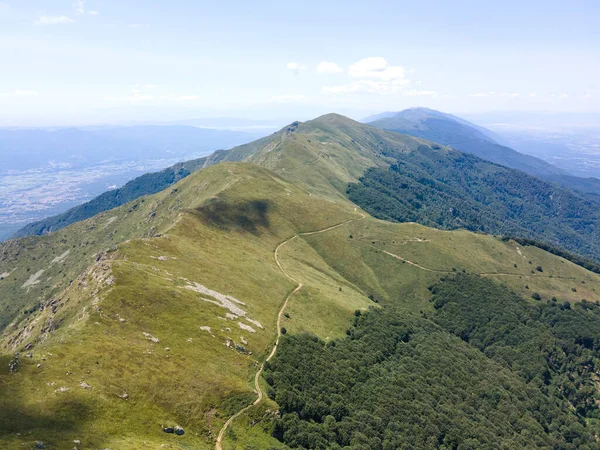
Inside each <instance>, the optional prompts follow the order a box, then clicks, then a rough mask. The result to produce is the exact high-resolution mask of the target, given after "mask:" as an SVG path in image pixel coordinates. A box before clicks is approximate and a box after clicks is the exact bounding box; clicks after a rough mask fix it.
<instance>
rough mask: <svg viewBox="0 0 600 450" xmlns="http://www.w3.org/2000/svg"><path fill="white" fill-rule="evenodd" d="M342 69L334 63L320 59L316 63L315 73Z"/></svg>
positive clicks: (335, 71)
mask: <svg viewBox="0 0 600 450" xmlns="http://www.w3.org/2000/svg"><path fill="white" fill-rule="evenodd" d="M343 71H344V69H342V68H341V67H340V66H338V65H337V64H336V63H332V62H329V61H321V62H320V63H319V64H318V65H317V73H342V72H343Z"/></svg>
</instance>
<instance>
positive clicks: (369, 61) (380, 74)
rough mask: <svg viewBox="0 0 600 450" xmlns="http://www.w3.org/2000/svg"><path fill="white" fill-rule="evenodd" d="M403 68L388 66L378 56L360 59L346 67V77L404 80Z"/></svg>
mask: <svg viewBox="0 0 600 450" xmlns="http://www.w3.org/2000/svg"><path fill="white" fill-rule="evenodd" d="M404 73H405V70H404V67H402V66H390V65H388V63H387V61H386V60H385V58H382V57H380V56H376V57H370V58H364V59H361V60H360V61H358V62H355V63H354V64H352V65H351V66H350V67H348V75H350V76H351V77H353V78H378V79H380V80H383V81H391V80H397V79H403V78H404Z"/></svg>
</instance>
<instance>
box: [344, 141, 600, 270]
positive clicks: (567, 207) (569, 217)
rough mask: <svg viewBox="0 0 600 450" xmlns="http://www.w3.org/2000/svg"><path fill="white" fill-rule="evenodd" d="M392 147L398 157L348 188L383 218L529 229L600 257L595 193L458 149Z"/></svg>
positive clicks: (506, 231)
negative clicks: (574, 189) (561, 185)
mask: <svg viewBox="0 0 600 450" xmlns="http://www.w3.org/2000/svg"><path fill="white" fill-rule="evenodd" d="M387 154H388V155H389V156H390V157H394V158H395V159H396V163H395V164H393V165H392V166H390V168H389V169H388V168H372V169H369V170H368V171H367V172H365V174H364V176H363V177H361V179H360V182H359V183H355V184H351V185H350V186H349V188H348V195H349V198H350V199H351V200H352V201H353V202H355V203H357V204H358V205H360V206H361V207H363V208H365V210H367V211H368V212H369V213H371V214H374V215H376V216H377V217H379V218H382V219H387V220H397V221H401V222H405V221H414V222H419V223H422V224H424V225H428V226H435V227H441V228H445V229H452V228H466V229H468V230H472V231H478V232H485V233H491V234H499V235H508V236H518V237H529V238H533V239H536V240H538V241H543V242H547V243H549V244H552V245H555V246H560V247H564V248H567V249H569V250H571V251H573V252H575V253H579V254H582V255H586V256H589V257H592V258H595V259H598V258H600V246H599V240H598V238H599V235H598V231H599V230H600V227H599V219H600V216H599V211H600V210H599V209H598V204H597V203H595V202H593V201H590V200H586V199H584V198H582V197H580V196H578V195H577V194H574V193H573V192H571V191H568V190H565V189H561V188H559V187H557V186H555V185H552V184H550V183H547V182H545V181H542V180H539V179H537V178H534V177H532V176H529V175H526V174H524V173H523V172H520V171H517V170H512V169H507V168H505V167H502V166H497V165H495V164H491V163H488V162H486V161H484V160H482V159H479V158H477V157H475V156H472V155H467V154H464V153H460V152H458V151H456V150H450V149H444V148H438V149H434V148H431V147H427V146H423V147H422V148H421V149H420V151H418V152H410V153H406V152H389V153H387Z"/></svg>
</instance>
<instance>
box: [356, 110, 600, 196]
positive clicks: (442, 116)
mask: <svg viewBox="0 0 600 450" xmlns="http://www.w3.org/2000/svg"><path fill="white" fill-rule="evenodd" d="M364 122H366V123H368V124H369V125H371V126H374V127H377V128H381V129H384V130H391V131H396V132H398V133H403V134H408V135H410V136H415V137H419V138H423V139H427V140H430V141H433V142H437V143H439V144H442V145H446V146H449V147H452V148H455V149H457V150H460V151H462V152H465V153H471V154H473V155H476V156H479V157H480V158H483V159H486V160H488V161H491V162H494V163H496V164H501V165H503V166H506V167H510V168H513V169H518V170H521V171H523V172H525V173H528V174H530V175H534V176H536V177H539V178H542V179H544V180H546V181H552V182H555V183H558V184H560V185H561V186H564V187H568V188H571V189H575V190H578V191H580V192H582V193H585V194H590V195H593V196H599V195H600V180H598V179H596V178H580V177H576V176H573V175H571V174H569V173H568V172H566V171H565V170H562V169H560V168H558V167H556V166H554V165H552V164H550V163H548V162H546V161H543V160H542V159H539V158H536V157H534V156H530V155H525V154H523V153H519V152H518V151H516V150H514V149H512V148H510V147H507V146H505V145H502V144H501V143H499V141H502V137H500V136H499V135H498V134H496V133H494V132H493V131H491V130H488V129H486V128H484V127H480V126H478V125H475V124H473V123H471V122H468V121H466V120H464V119H461V118H459V117H456V116H453V115H451V114H446V113H442V112H440V111H435V110H432V109H427V108H410V109H406V110H404V111H400V112H385V113H382V114H378V115H376V116H371V117H368V118H366V119H364Z"/></svg>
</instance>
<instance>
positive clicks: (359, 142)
mask: <svg viewBox="0 0 600 450" xmlns="http://www.w3.org/2000/svg"><path fill="white" fill-rule="evenodd" d="M344 130H346V131H347V132H344ZM299 131H302V134H300V133H285V134H284V135H282V137H280V140H279V141H271V142H268V143H267V145H266V147H258V148H255V149H254V150H253V151H254V156H252V159H253V160H255V161H256V162H259V163H260V164H262V165H264V166H266V167H269V168H270V169H272V170H274V171H275V172H278V173H279V174H281V175H282V176H283V177H284V178H285V179H284V178H281V177H278V176H277V175H275V174H274V173H273V172H269V171H267V170H265V169H262V168H259V167H258V166H254V165H248V164H220V165H217V166H214V167H210V168H208V169H204V170H202V171H199V172H197V173H195V174H193V175H192V176H190V177H187V178H185V179H184V180H182V181H180V182H179V183H178V184H177V185H175V186H174V187H173V188H170V189H168V190H166V191H164V192H161V193H158V194H155V195H153V196H150V197H146V198H142V199H139V200H136V201H135V202H134V203H132V204H128V205H125V206H123V207H120V208H117V209H115V210H113V211H110V212H108V213H103V214H101V215H100V216H97V217H95V218H93V219H90V220H88V221H85V222H82V223H78V224H75V225H72V226H70V227H68V228H65V229H64V230H62V231H60V232H57V233H53V234H50V235H48V236H44V237H41V238H27V239H25V240H22V241H16V242H13V243H10V244H9V247H3V248H4V249H5V253H4V254H5V259H4V260H3V261H2V263H1V264H2V265H0V272H3V271H4V270H5V269H6V268H8V269H9V270H10V268H12V267H14V266H15V265H16V266H17V267H18V269H17V270H16V271H15V272H13V274H12V275H11V276H10V277H8V278H7V279H6V280H4V281H1V282H0V293H1V294H3V295H4V296H3V297H2V298H9V299H10V300H11V302H12V303H15V304H17V303H18V302H21V305H25V304H27V302H37V301H38V300H39V299H42V300H44V301H46V300H52V299H55V300H56V302H55V303H54V304H52V302H48V303H47V304H48V306H47V307H46V308H45V309H43V310H42V311H37V312H35V313H34V314H32V315H28V316H22V315H20V316H19V317H20V318H23V317H26V320H25V321H24V322H23V321H15V323H14V324H13V326H11V327H9V328H8V329H7V330H5V336H4V337H3V339H2V354H3V356H0V358H1V359H2V361H0V363H1V364H0V370H2V372H1V373H0V391H1V393H2V395H0V410H1V411H9V410H10V411H14V412H15V414H14V415H11V416H10V417H8V416H7V415H0V446H2V447H3V448H22V444H23V443H31V442H33V441H35V440H42V441H45V442H48V443H50V444H53V445H54V447H55V448H64V447H65V446H66V445H68V444H69V443H70V442H71V441H72V440H73V439H81V440H82V442H83V445H84V446H86V447H92V448H95V447H98V448H103V447H108V448H125V449H127V448H140V447H142V445H144V442H146V443H147V444H146V445H147V446H149V447H157V446H159V445H160V444H163V443H164V444H170V445H173V446H175V447H178V448H211V447H212V446H213V445H214V439H215V437H216V433H218V430H219V428H220V426H221V425H222V424H223V422H224V421H225V420H226V418H227V417H229V416H230V415H231V414H232V413H233V412H235V411H238V410H239V409H241V408H242V407H243V406H245V405H247V404H248V403H250V402H251V401H252V400H253V399H254V398H255V394H254V393H253V385H252V379H253V375H254V373H255V371H256V365H257V363H258V362H259V361H261V360H262V359H264V357H265V356H266V354H268V352H269V351H270V349H271V348H272V344H273V340H274V338H275V332H276V330H275V323H276V316H277V312H278V310H279V308H280V307H281V304H282V303H283V301H284V299H285V297H286V296H287V294H288V293H289V292H290V291H291V290H292V289H293V288H294V287H295V285H294V283H293V282H291V281H290V280H289V279H287V278H286V277H285V276H284V275H283V274H282V273H281V272H280V271H279V269H278V267H277V266H276V264H275V261H274V259H273V251H274V249H275V248H276V246H277V245H278V244H279V243H281V242H282V241H284V240H285V239H287V238H289V237H291V236H293V235H295V234H297V233H300V232H306V231H312V230H318V229H322V228H325V227H328V226H330V225H334V224H337V223H341V222H344V221H346V220H348V219H351V218H356V217H357V216H358V212H357V211H355V207H354V205H352V204H351V203H349V202H348V201H347V200H346V199H345V198H344V196H343V192H344V190H345V184H346V183H347V182H348V181H353V180H355V179H357V177H358V176H360V174H361V173H362V171H364V170H365V169H366V168H367V167H369V166H372V165H374V164H375V163H376V156H377V154H378V151H379V149H382V148H385V147H386V146H392V147H394V148H399V149H406V151H410V150H411V149H413V148H416V147H417V146H418V145H420V144H421V142H420V141H416V140H414V139H411V138H408V137H404V136H400V135H396V134H394V133H380V132H375V133H373V132H372V131H371V129H369V128H368V127H362V128H358V127H355V126H354V122H352V121H349V120H345V119H344V120H342V119H340V117H339V116H335V115H331V116H326V117H325V118H323V119H322V120H320V121H313V122H308V123H306V124H302V125H300V128H299ZM345 147H350V149H351V150H348V149H346V148H345ZM286 179H287V180H286ZM290 180H291V181H290ZM134 205H138V206H137V207H135V208H134V207H133V206H134ZM198 208H199V209H198ZM111 217H117V218H118V219H116V220H115V221H113V222H111V223H110V224H108V225H107V223H108V220H109V218H111ZM113 232H114V233H113ZM158 234H160V236H158ZM350 235H352V238H350ZM417 238H418V239H419V240H420V241H418V240H417ZM64 240H66V242H63V241H64ZM86 242H87V244H86ZM73 244H75V247H73ZM116 244H118V245H117V247H118V248H117V249H116V250H113V251H111V252H108V253H107V254H104V255H103V256H102V257H101V258H100V259H99V261H96V257H95V255H96V254H97V253H98V251H100V250H102V249H103V248H106V247H108V246H110V247H111V248H114V247H115V245H116ZM6 249H11V250H10V251H8V250H6ZM65 249H70V250H71V253H70V254H69V255H67V257H66V258H65V262H64V264H58V263H55V264H53V266H52V267H53V268H52V269H46V270H47V272H45V273H44V274H43V275H44V277H43V278H47V277H48V276H52V277H53V278H52V279H51V280H50V281H51V282H54V285H53V286H54V287H53V288H52V286H51V287H50V288H45V283H40V284H36V285H33V286H32V287H31V288H30V289H29V291H27V290H26V289H23V288H21V287H20V286H21V285H22V284H23V283H24V282H25V280H27V278H28V276H29V275H28V274H29V273H30V272H32V271H33V272H34V273H35V271H37V270H39V269H38V268H39V267H42V268H44V267H45V268H47V267H48V265H49V261H51V259H52V258H54V257H55V255H61V254H62V253H63V252H64V251H65ZM383 250H385V251H388V252H389V253H392V254H395V255H397V256H400V257H403V258H405V259H407V260H410V261H411V262H414V263H415V264H419V265H421V266H422V267H424V268H430V269H434V270H439V271H442V272H444V271H452V268H453V267H455V268H458V269H459V270H460V269H462V268H465V269H466V270H468V271H470V272H476V273H481V272H486V273H488V272H489V273H499V272H502V273H504V272H506V273H508V272H510V273H518V274H519V275H514V276H505V275H498V276H496V278H498V279H501V280H503V281H505V282H507V283H509V284H510V285H511V286H512V287H513V288H515V289H516V290H517V291H518V292H520V293H523V295H525V296H526V297H529V296H530V292H532V291H533V290H534V289H535V290H537V291H538V292H539V293H540V294H542V296H543V297H545V296H547V295H550V293H549V289H550V288H551V287H552V289H553V291H552V295H556V296H557V297H559V298H560V299H561V300H563V299H571V300H577V299H578V298H582V297H585V298H587V299H588V300H600V297H597V296H596V291H595V290H594V289H597V286H598V283H600V277H599V276H597V275H593V274H591V273H589V272H587V271H585V270H584V269H582V268H580V267H578V266H575V265H573V264H571V263H569V262H566V261H564V260H562V259H560V258H558V257H556V256H553V255H550V254H548V253H545V252H543V251H540V250H538V249H535V248H530V247H527V248H523V249H521V253H522V255H520V254H519V253H518V251H517V248H516V246H515V244H514V243H511V242H507V243H502V242H500V241H498V240H497V239H495V238H493V237H490V236H484V235H476V234H472V233H468V232H465V231H452V232H445V231H439V230H435V229H430V228H426V227H423V226H420V225H415V224H392V223H387V222H383V221H379V220H376V219H372V218H366V219H364V220H360V221H357V222H354V223H352V224H348V225H346V226H343V227H340V228H337V229H334V230H331V231H329V232H327V233H322V234H315V235H311V236H303V237H301V238H298V239H296V240H294V241H293V242H291V243H290V244H289V245H287V246H285V247H284V248H283V249H282V251H281V254H280V259H281V261H282V264H283V265H284V266H285V268H286V270H287V271H288V272H291V273H294V276H295V277H296V278H297V279H298V280H299V281H300V282H302V283H303V285H304V287H303V288H302V290H301V291H300V292H299V294H298V295H297V296H295V297H293V298H292V300H291V303H290V307H289V309H288V311H287V312H288V315H289V317H286V318H285V319H284V323H283V325H284V326H285V327H286V328H287V329H288V330H289V332H290V333H293V332H302V331H309V332H312V333H315V334H317V335H318V336H319V337H321V338H323V339H328V338H335V337H340V336H342V335H343V334H344V332H345V329H346V327H347V324H348V323H349V320H350V318H351V316H352V315H353V312H354V310H355V309H359V308H367V307H368V306H370V305H373V303H372V302H371V301H370V300H369V299H368V298H367V296H368V295H373V297H374V298H375V299H376V300H377V301H379V302H380V303H381V304H385V303H386V302H398V301H399V299H402V300H403V305H404V306H405V308H406V310H407V312H418V311H419V310H422V309H428V308H430V305H429V303H428V298H429V293H428V291H427V289H426V288H427V286H428V285H429V284H431V283H432V282H433V281H435V280H437V279H438V278H439V277H440V276H441V273H440V272H431V271H428V270H425V269H423V268H419V267H417V266H415V265H411V264H409V263H406V262H405V263H403V262H402V261H401V260H399V259H397V258H394V257H392V256H390V255H388V254H386V253H384V252H383ZM17 252H18V253H19V254H18V255H17ZM83 253H87V254H86V255H85V256H84V255H83ZM34 257H35V258H36V259H35V260H34V259H33V258H34ZM159 257H160V259H158V258H159ZM529 260H531V261H532V265H529V262H528V261H529ZM26 261H27V262H26ZM514 263H517V265H518V268H516V269H515V268H514V266H513V264H514ZM538 264H539V265H541V266H542V267H543V269H544V272H543V273H538V272H536V273H534V274H531V273H530V272H531V268H535V266H537V265H538ZM28 265H31V266H32V267H30V272H26V266H28ZM55 266H56V268H54V267H55ZM87 267H89V268H88V270H87V271H85V269H86V268H87ZM55 270H56V273H55V272H54V271H55ZM60 270H62V273H61V272H60ZM80 273H82V275H79V276H78V274H80ZM63 274H66V275H65V276H63ZM550 275H552V278H549V276H550ZM490 276H491V275H490ZM558 276H561V277H567V278H558ZM519 277H523V278H519ZM54 279H57V280H56V281H54ZM70 279H73V280H74V282H73V283H72V284H70V285H69V282H68V281H69V280H70ZM186 279H187V280H190V281H193V282H198V283H201V284H203V285H205V286H207V287H208V288H210V289H213V290H216V291H218V292H221V293H223V294H228V295H233V296H234V297H236V298H237V299H240V300H242V301H243V302H245V305H244V306H242V308H243V309H244V310H245V311H247V313H248V316H249V317H250V318H252V319H254V320H257V321H259V322H260V323H261V324H262V325H263V327H264V329H259V328H258V327H257V326H255V325H252V323H250V322H244V323H246V325H251V326H253V327H254V328H255V329H256V333H250V332H248V331H245V330H243V329H241V328H239V326H238V325H237V323H236V322H238V320H229V319H219V317H225V313H227V312H228V311H226V310H225V309H223V308H221V307H219V306H217V305H215V304H213V303H209V302H206V301H202V300H201V295H200V294H198V293H197V292H194V291H191V290H188V289H185V288H184V287H185V285H186V284H187V281H186ZM59 280H60V281H59ZM581 281H585V285H584V284H581ZM2 283H4V284H2ZM525 283H528V284H529V287H530V289H529V290H527V289H525V287H524V284H525ZM577 283H578V284H577ZM575 284H576V286H577V292H576V293H575V292H573V291H572V287H574V286H575ZM51 288H52V289H53V290H52V291H51V292H50V291H49V289H51ZM340 288H341V289H342V290H341V291H340ZM544 289H546V290H544ZM6 295H8V297H6ZM205 297H206V296H205ZM23 299H25V300H23ZM209 300H210V298H209ZM532 301H533V300H532ZM8 303H9V302H5V305H3V306H6V304H8ZM20 309H22V306H19V307H18V308H17V311H19V310H20ZM52 324H59V326H58V328H57V330H56V331H52V332H50V331H49V329H50V328H52V327H51V326H49V325H52ZM205 326H209V327H211V331H210V332H208V331H205V330H201V329H200V327H205ZM144 332H146V333H149V334H150V335H152V336H154V337H157V338H158V339H160V342H158V343H153V342H152V341H150V340H148V339H147V338H146V337H144V335H143V334H142V333H144ZM213 335H214V337H213ZM227 338H230V339H231V341H232V342H235V343H236V344H242V345H243V346H244V347H246V348H247V350H248V351H251V352H252V355H247V354H243V353H241V352H238V351H236V350H233V349H230V348H228V347H227V346H226V345H225V343H226V340H227ZM242 339H243V340H244V341H246V342H248V343H247V344H243V341H242ZM28 342H33V343H34V346H33V347H32V348H31V349H29V350H25V351H22V354H21V356H20V361H21V369H20V370H19V372H17V373H14V374H8V373H7V372H8V371H7V368H8V361H9V359H10V358H11V357H12V356H13V355H14V353H15V351H18V350H23V347H24V346H25V344H27V343H28ZM166 348H168V349H169V350H165V349H166ZM28 353H31V354H32V356H31V358H29V357H28ZM38 364H41V366H40V367H39V368H38V367H37V365H38ZM82 382H85V383H87V384H88V385H90V386H91V389H84V388H82V387H81V386H80V383H82ZM61 387H65V388H69V391H66V392H55V391H56V390H57V389H60V388H61ZM125 392H126V393H127V394H128V398H127V399H122V398H120V397H119V395H122V394H123V393H125ZM276 409H277V406H276V405H274V404H272V402H270V401H268V400H267V401H266V402H265V403H263V404H261V405H260V406H258V407H255V408H251V409H250V410H249V411H248V413H247V414H245V415H244V416H242V417H240V419H239V420H237V421H235V422H234V424H233V427H232V428H231V431H230V433H229V434H228V435H227V437H226V440H225V442H224V445H223V446H224V448H227V449H230V448H243V447H244V446H245V445H255V446H257V447H258V448H267V447H268V446H270V445H277V443H276V442H275V441H274V440H273V439H272V438H270V437H269V430H270V426H271V424H272V419H273V417H274V416H273V411H275V410H276ZM15 416H16V418H17V420H14V417H15ZM161 424H164V425H174V424H180V425H182V426H184V427H185V429H186V434H185V435H184V436H182V437H176V436H174V435H168V434H165V433H163V432H162V431H161V429H160V425H161ZM17 433H21V435H18V434H17Z"/></svg>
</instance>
